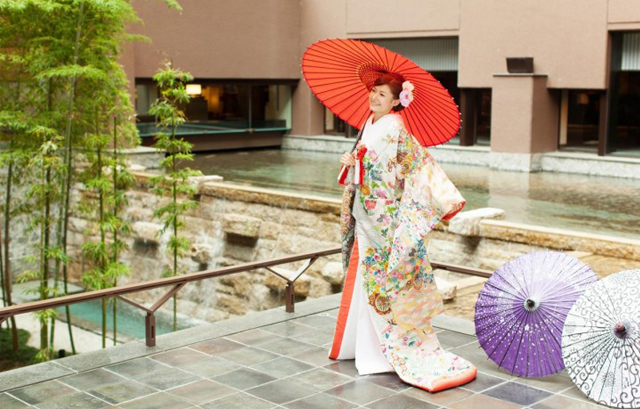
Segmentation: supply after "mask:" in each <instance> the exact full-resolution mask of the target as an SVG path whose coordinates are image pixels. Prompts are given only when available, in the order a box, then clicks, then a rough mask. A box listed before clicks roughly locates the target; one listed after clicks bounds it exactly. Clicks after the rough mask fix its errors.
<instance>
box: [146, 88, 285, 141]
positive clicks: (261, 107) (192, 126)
mask: <svg viewBox="0 0 640 409" xmlns="http://www.w3.org/2000/svg"><path fill="white" fill-rule="evenodd" d="M293 83H294V82H293V81H289V82H286V81H282V82H281V83H277V82H276V83H274V82H273V81H272V82H271V83H269V82H267V81H264V82H261V81H215V80H206V79H195V80H194V81H193V84H196V85H197V86H195V87H193V90H194V91H193V92H194V94H192V95H190V96H191V100H190V101H189V103H188V104H187V106H186V107H184V112H185V115H186V117H187V122H186V123H185V124H184V125H182V126H180V128H179V129H178V133H179V134H183V135H194V134H205V133H206V134H212V133H235V132H239V133H246V132H267V131H283V132H284V131H286V130H288V129H290V128H291V105H292V101H291V94H292V89H291V88H292V86H293ZM157 92H158V91H157V88H156V86H155V84H154V83H153V81H151V80H148V79H139V80H136V112H137V114H138V123H139V125H138V130H139V131H140V135H141V136H142V137H145V136H150V135H151V134H153V133H155V132H156V129H155V118H154V117H152V116H150V115H149V114H148V111H149V107H150V106H151V104H152V103H153V101H155V99H156V98H157Z"/></svg>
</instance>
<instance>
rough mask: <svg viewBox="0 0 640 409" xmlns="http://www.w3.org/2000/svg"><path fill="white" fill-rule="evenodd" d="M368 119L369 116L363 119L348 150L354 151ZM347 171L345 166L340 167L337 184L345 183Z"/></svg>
mask: <svg viewBox="0 0 640 409" xmlns="http://www.w3.org/2000/svg"><path fill="white" fill-rule="evenodd" d="M368 120H369V117H367V119H366V120H365V121H364V124H362V128H360V131H359V132H358V137H357V138H356V141H355V143H354V144H353V146H352V147H351V150H350V152H351V153H352V154H353V153H355V152H356V146H358V142H360V139H362V133H363V132H364V127H365V126H367V121H368ZM348 172H349V168H348V167H347V166H344V165H342V166H341V167H340V173H338V184H341V185H345V184H346V183H345V180H346V178H347V173H348Z"/></svg>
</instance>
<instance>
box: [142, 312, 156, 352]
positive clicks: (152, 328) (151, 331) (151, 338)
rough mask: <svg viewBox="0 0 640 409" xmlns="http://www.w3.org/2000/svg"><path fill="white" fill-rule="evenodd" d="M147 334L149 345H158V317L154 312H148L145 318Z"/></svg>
mask: <svg viewBox="0 0 640 409" xmlns="http://www.w3.org/2000/svg"><path fill="white" fill-rule="evenodd" d="M144 324H145V329H146V330H145V335H146V338H147V346H148V347H154V346H156V317H155V316H154V315H153V312H147V316H146V317H145V318H144Z"/></svg>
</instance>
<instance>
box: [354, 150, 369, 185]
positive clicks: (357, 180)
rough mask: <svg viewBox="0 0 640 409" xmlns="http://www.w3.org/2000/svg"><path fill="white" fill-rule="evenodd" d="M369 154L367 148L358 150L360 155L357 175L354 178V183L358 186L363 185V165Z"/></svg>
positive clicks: (357, 163)
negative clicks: (365, 156)
mask: <svg viewBox="0 0 640 409" xmlns="http://www.w3.org/2000/svg"><path fill="white" fill-rule="evenodd" d="M366 153H367V148H366V147H364V146H363V147H361V148H360V149H358V153H357V154H356V169H355V171H356V173H355V175H354V176H353V183H355V184H356V185H361V184H362V183H363V182H364V163H362V158H364V155H365V154H366Z"/></svg>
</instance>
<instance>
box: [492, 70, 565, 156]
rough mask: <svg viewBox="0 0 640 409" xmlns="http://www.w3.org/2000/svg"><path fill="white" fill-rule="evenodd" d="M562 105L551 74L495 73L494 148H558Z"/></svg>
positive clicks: (535, 150) (516, 150) (533, 150)
mask: <svg viewBox="0 0 640 409" xmlns="http://www.w3.org/2000/svg"><path fill="white" fill-rule="evenodd" d="M557 118H558V108H557V102H556V101H555V98H554V95H553V94H552V93H551V92H549V90H548V89H547V77H545V76H533V75H500V76H496V77H495V82H494V88H493V95H492V105H491V150H492V151H494V152H509V153H539V152H549V151H555V150H556V147H557V140H558V137H557V134H558V119H557Z"/></svg>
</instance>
